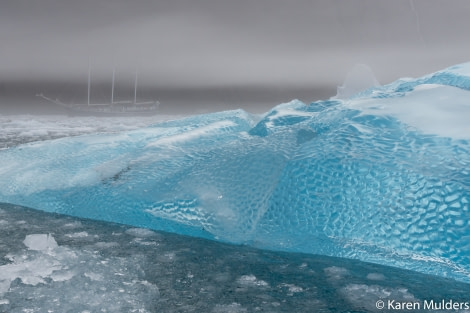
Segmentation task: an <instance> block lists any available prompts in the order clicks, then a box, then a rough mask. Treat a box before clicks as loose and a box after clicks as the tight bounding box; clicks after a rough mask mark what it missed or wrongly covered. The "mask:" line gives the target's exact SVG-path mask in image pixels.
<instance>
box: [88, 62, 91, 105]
mask: <svg viewBox="0 0 470 313" xmlns="http://www.w3.org/2000/svg"><path fill="white" fill-rule="evenodd" d="M90 89H91V66H90V62H88V105H90Z"/></svg>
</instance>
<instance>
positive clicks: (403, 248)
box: [0, 63, 470, 281]
mask: <svg viewBox="0 0 470 313" xmlns="http://www.w3.org/2000/svg"><path fill="white" fill-rule="evenodd" d="M469 90H470V63H467V64H462V65H457V66H453V67H451V68H448V69H445V70H443V71H439V72H436V73H433V74H431V75H428V76H425V77H421V78H418V79H401V80H398V81H396V82H394V83H392V84H389V85H385V86H375V87H373V88H370V89H368V90H365V91H362V92H360V93H357V94H354V95H353V96H351V97H349V98H346V99H344V98H341V97H337V98H334V99H330V100H325V101H318V102H314V103H311V104H304V103H302V102H300V101H296V100H295V101H292V102H290V103H286V104H281V105H279V106H277V107H275V108H273V109H272V110H271V111H270V112H268V113H266V114H265V115H263V116H255V115H250V114H248V113H246V112H244V111H242V110H237V111H227V112H219V113H213V114H206V115H200V116H193V117H189V118H186V119H182V120H175V121H167V122H162V123H158V124H155V125H152V126H149V127H145V128H140V129H137V130H130V131H124V132H120V133H114V134H91V135H90V134H88V135H83V136H78V137H67V138H61V139H56V140H47V141H41V142H34V143H29V144H23V145H20V146H17V147H14V148H9V149H4V150H2V151H0V201H3V202H9V203H13V204H18V205H23V206H29V207H33V208H36V209H40V210H44V211H48V212H59V213H65V214H69V215H73V216H79V217H87V218H92V219H98V220H106V221H113V222H119V223H125V224H129V225H134V226H138V227H146V228H151V229H159V230H165V231H171V232H176V233H180V234H186V235H191V236H198V237H204V238H210V239H215V240H220V241H225V242H231V243H243V244H248V245H252V246H256V247H261V248H266V249H275V250H285V251H296V252H305V253H315V254H324V255H330V256H339V257H348V258H356V259H360V260H364V261H370V262H376V263H380V264H385V265H393V266H398V267H402V268H408V269H414V270H418V271H421V272H425V273H431V274H437V275H441V276H449V277H454V278H457V279H460V280H464V281H470V254H469V251H470V224H469V223H470V222H469V221H470V213H469V200H470V173H469V168H470V145H469V141H468V140H469V137H470V123H468V121H469V118H470V91H469ZM340 98H341V99H340Z"/></svg>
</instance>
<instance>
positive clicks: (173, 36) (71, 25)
mask: <svg viewBox="0 0 470 313" xmlns="http://www.w3.org/2000/svg"><path fill="white" fill-rule="evenodd" d="M469 16H470V2H469V1H467V0H452V1H444V0H394V1H388V0H316V1H307V0H289V1H284V0H256V1H253V0H238V1H228V0H198V1H195V0H171V1H169V0H156V1H152V0H134V1H126V0H81V1H73V0H37V1H32V0H2V1H1V3H0V44H1V46H0V114H2V113H8V112H11V111H20V110H23V111H26V112H35V111H38V110H39V111H40V110H46V109H47V110H52V111H53V110H54V109H56V108H54V106H53V105H52V107H51V105H49V104H47V103H44V101H43V100H41V99H39V98H36V97H35V94H36V93H39V92H43V93H44V94H47V95H48V96H50V97H52V98H59V99H60V100H61V101H63V102H75V103H80V102H81V103H83V102H85V101H86V97H87V77H88V68H89V64H90V67H91V69H92V101H96V102H103V101H109V98H110V92H111V75H112V71H113V69H115V70H116V94H115V98H117V100H123V99H130V98H132V96H133V84H134V73H135V71H136V70H137V71H138V73H139V90H138V95H139V98H140V99H142V100H149V99H155V100H160V102H161V110H162V112H177V111H186V112H187V111H191V112H194V113H199V112H205V111H211V110H226V109H234V108H244V109H246V110H248V111H251V112H263V111H266V110H267V109H269V108H271V107H273V106H275V105H276V104H278V103H281V102H285V101H289V100H291V99H294V98H297V99H300V100H302V101H305V102H311V101H315V100H318V99H326V98H329V97H331V96H334V95H335V94H336V87H337V86H338V85H341V84H342V82H343V80H344V78H345V77H346V75H347V73H348V71H349V70H350V69H351V68H352V67H353V66H354V65H355V64H358V63H363V64H367V65H368V66H369V67H370V68H371V69H372V71H373V72H374V73H375V75H376V78H377V80H378V81H379V82H380V83H381V84H386V83H389V82H392V81H394V80H396V79H398V78H401V77H417V76H421V75H424V74H427V73H430V72H434V71H436V70H440V69H442V68H445V67H447V66H450V65H453V64H456V63H462V62H467V61H469V56H470V41H469V40H468V38H469V35H468V29H470V19H469Z"/></svg>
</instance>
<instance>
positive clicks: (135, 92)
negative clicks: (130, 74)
mask: <svg viewBox="0 0 470 313" xmlns="http://www.w3.org/2000/svg"><path fill="white" fill-rule="evenodd" d="M136 103H137V70H135V81H134V104H136Z"/></svg>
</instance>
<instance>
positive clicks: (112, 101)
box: [111, 69, 116, 104]
mask: <svg viewBox="0 0 470 313" xmlns="http://www.w3.org/2000/svg"><path fill="white" fill-rule="evenodd" d="M115 74H116V70H115V69H113V82H112V85H111V104H114V76H115Z"/></svg>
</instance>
